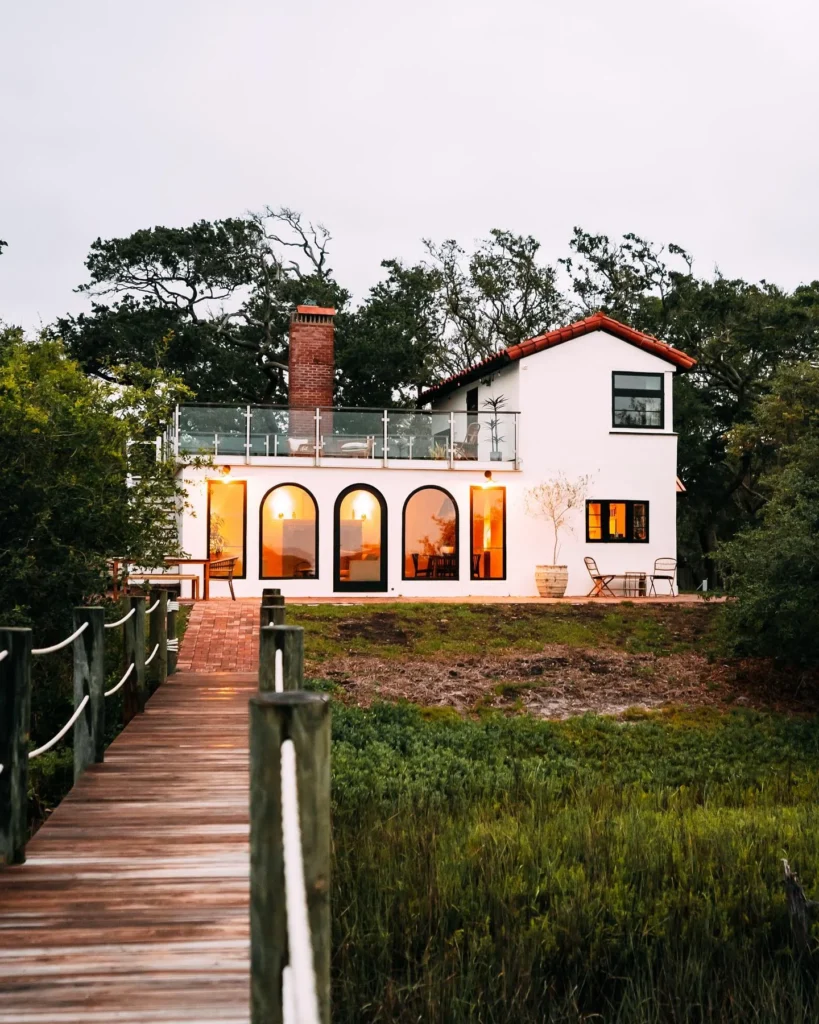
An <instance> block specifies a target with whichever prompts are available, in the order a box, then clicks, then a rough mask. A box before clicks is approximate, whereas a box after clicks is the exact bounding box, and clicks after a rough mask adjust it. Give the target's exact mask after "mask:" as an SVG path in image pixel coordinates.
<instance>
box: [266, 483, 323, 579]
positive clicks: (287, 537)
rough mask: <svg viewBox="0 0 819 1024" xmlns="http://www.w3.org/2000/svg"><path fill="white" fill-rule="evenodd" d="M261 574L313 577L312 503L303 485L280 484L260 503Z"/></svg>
mask: <svg viewBox="0 0 819 1024" xmlns="http://www.w3.org/2000/svg"><path fill="white" fill-rule="evenodd" d="M262 576H263V577H264V578H265V579H314V578H315V576H316V503H315V502H314V501H313V499H312V497H311V496H310V495H309V494H308V493H307V491H305V489H304V488H303V487H296V486H294V485H291V484H284V485H283V486H281V487H276V488H275V489H274V490H272V491H270V493H269V494H268V495H267V497H266V498H265V500H264V505H263V506H262Z"/></svg>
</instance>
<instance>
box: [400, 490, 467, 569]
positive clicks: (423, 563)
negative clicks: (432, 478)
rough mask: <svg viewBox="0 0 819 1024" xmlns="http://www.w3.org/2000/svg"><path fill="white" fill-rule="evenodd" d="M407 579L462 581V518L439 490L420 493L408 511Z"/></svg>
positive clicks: (406, 510)
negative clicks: (460, 527) (460, 575)
mask: <svg viewBox="0 0 819 1024" xmlns="http://www.w3.org/2000/svg"><path fill="white" fill-rule="evenodd" d="M404 578H405V579H408V580H413V579H457V578H458V515H457V511H456V508H455V502H454V501H453V500H452V498H450V496H449V495H448V494H447V493H446V492H445V491H442V490H441V489H440V488H439V487H425V488H423V490H420V491H416V492H415V494H413V495H411V496H410V498H409V499H408V501H407V504H406V507H405V509H404Z"/></svg>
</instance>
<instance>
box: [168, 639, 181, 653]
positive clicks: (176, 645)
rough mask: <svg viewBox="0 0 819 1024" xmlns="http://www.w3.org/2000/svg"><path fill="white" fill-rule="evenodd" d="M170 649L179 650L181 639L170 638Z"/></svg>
mask: <svg viewBox="0 0 819 1024" xmlns="http://www.w3.org/2000/svg"><path fill="white" fill-rule="evenodd" d="M168 650H169V651H178V650H179V641H178V640H169V641H168Z"/></svg>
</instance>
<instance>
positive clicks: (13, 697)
mask: <svg viewBox="0 0 819 1024" xmlns="http://www.w3.org/2000/svg"><path fill="white" fill-rule="evenodd" d="M31 647H32V644H31V630H30V629H21V628H11V627H9V628H3V629H0V651H8V654H6V655H5V656H4V657H3V660H2V661H0V764H2V765H3V770H2V771H0V865H3V864H22V863H23V861H24V860H25V859H26V839H27V838H28V814H27V809H28V740H29V730H30V725H31Z"/></svg>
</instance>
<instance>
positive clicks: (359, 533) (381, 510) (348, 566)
mask: <svg viewBox="0 0 819 1024" xmlns="http://www.w3.org/2000/svg"><path fill="white" fill-rule="evenodd" d="M333 520H334V549H335V557H334V563H335V564H334V573H333V586H334V589H335V590H355V591H384V590H386V589H387V504H386V502H385V501H384V498H383V496H382V495H381V494H380V493H379V492H378V491H377V490H376V489H375V488H374V487H368V486H367V485H366V484H353V485H352V486H351V487H346V488H345V489H344V490H343V491H342V492H341V494H339V496H338V498H336V505H335V513H334V516H333Z"/></svg>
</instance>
